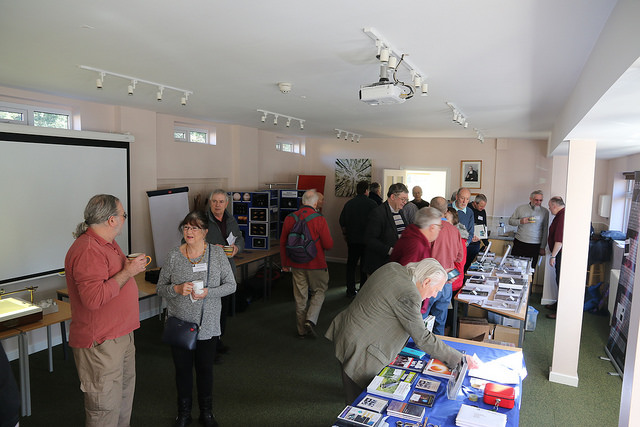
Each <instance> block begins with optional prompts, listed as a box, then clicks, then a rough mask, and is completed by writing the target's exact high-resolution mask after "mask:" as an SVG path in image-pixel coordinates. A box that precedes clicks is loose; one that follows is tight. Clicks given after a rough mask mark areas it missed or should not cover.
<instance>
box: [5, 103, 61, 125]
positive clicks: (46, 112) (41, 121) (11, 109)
mask: <svg viewBox="0 0 640 427" xmlns="http://www.w3.org/2000/svg"><path fill="white" fill-rule="evenodd" d="M71 117H72V116H71V111H65V110H57V109H48V108H42V107H32V106H29V105H20V104H8V103H0V122H4V123H14V124H20V125H27V126H40V127H47V128H56V129H71Z"/></svg>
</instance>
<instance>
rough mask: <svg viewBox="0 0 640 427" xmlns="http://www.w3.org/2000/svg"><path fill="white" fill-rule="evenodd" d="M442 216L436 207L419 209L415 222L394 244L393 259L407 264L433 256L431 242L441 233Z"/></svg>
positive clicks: (391, 257)
mask: <svg viewBox="0 0 640 427" xmlns="http://www.w3.org/2000/svg"><path fill="white" fill-rule="evenodd" d="M441 217H442V215H441V214H440V211H439V210H437V209H434V208H422V209H420V210H418V213H416V216H415V218H414V223H413V224H409V226H408V227H407V228H406V229H405V230H404V231H403V232H402V235H401V236H400V238H399V239H398V241H397V242H396V244H395V245H394V246H393V251H392V252H391V255H390V259H391V261H393V262H397V263H398V264H402V265H407V264H408V263H410V262H419V261H422V260H423V259H425V258H432V255H431V244H432V243H433V241H434V240H436V239H437V238H438V235H439V234H440V229H441V228H442V220H441Z"/></svg>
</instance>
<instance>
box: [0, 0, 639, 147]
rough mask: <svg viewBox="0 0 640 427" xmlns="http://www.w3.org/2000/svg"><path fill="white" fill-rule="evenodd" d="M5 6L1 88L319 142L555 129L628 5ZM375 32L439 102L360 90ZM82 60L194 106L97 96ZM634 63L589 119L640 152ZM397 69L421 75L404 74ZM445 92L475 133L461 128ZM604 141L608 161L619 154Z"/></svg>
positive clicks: (604, 0) (108, 83)
mask: <svg viewBox="0 0 640 427" xmlns="http://www.w3.org/2000/svg"><path fill="white" fill-rule="evenodd" d="M0 3H1V7H0V11H1V14H0V52H2V60H1V61H0V85H4V86H8V87H15V88H24V89H30V90H35V91H39V92H46V93H51V94H56V95H62V96H67V97H73V98H79V99H84V100H90V101H95V102H101V103H109V104H117V105H129V106H133V107H139V108H145V109H151V110H155V111H159V112H163V113H168V114H174V115H179V116H184V117H192V118H198V119H205V120H211V121H214V122H224V123H234V124H241V125H246V126H251V127H258V128H260V129H269V130H275V129H277V131H278V132H282V133H291V134H297V135H307V136H321V137H329V136H333V135H335V132H334V128H339V129H344V130H348V131H350V132H355V133H359V134H362V135H363V138H371V137H373V138H375V137H453V138H475V136H476V134H475V132H474V131H473V128H478V129H479V130H480V131H481V132H482V133H483V134H484V136H485V138H541V139H547V138H548V137H549V135H550V132H551V129H552V128H553V125H554V121H555V120H556V118H557V117H558V115H559V113H560V112H561V110H562V108H563V107H564V104H565V102H566V100H567V98H568V97H569V95H570V94H571V93H572V91H573V88H574V86H575V84H576V81H577V80H578V78H579V76H580V73H581V70H582V68H583V67H584V65H585V63H586V61H587V59H588V57H589V55H590V53H591V50H592V48H593V46H594V44H595V42H596V40H597V39H598V36H599V34H600V31H601V30H602V28H603V26H604V24H605V22H606V20H607V19H608V17H609V14H610V12H611V10H612V9H613V7H614V6H615V4H616V0H598V1H584V0H562V1H557V0H518V1H513V0H449V1H427V0H424V1H420V2H417V1H411V0H398V1H395V2H388V1H379V0H367V1H364V0H362V1H338V0H323V1H300V0H297V1H295V0H280V1H278V0H275V1H255V0H250V1H234V2H232V1H226V2H223V1H212V0H188V1H182V2H157V1H151V0H137V1H131V0H126V1H125V0H112V1H95V0H60V1H38V2H34V1H10V0H0ZM365 27H374V28H375V29H377V31H378V32H380V33H381V34H382V35H383V36H384V37H385V38H386V39H387V41H389V42H390V43H391V44H392V45H393V46H394V47H396V48H397V49H398V50H400V51H401V53H405V54H408V55H409V57H410V59H411V61H412V62H413V63H414V64H415V65H416V66H417V67H418V68H419V69H420V70H422V71H423V72H424V73H425V74H426V77H427V80H426V81H427V82H428V83H429V96H426V97H421V96H416V97H414V98H413V99H410V100H407V101H406V102H405V103H404V104H401V105H391V106H377V107H373V106H369V105H366V104H364V103H362V102H361V101H359V100H358V89H359V87H360V85H362V84H369V83H373V82H375V81H377V79H378V74H379V63H378V61H377V60H376V58H375V54H376V48H375V45H374V42H373V40H372V39H371V38H369V37H368V36H367V35H366V34H365V33H364V32H363V31H362V30H363V28H365ZM79 65H86V66H91V67H95V68H100V69H104V70H107V71H110V72H114V73H119V74H124V75H129V76H134V77H138V78H140V79H144V80H150V81H154V82H158V83H163V84H165V85H168V86H174V87H179V88H183V89H188V90H191V91H193V92H194V94H193V95H192V96H191V97H190V98H189V102H188V104H187V105H186V106H184V107H183V106H181V105H180V101H179V99H180V97H181V96H182V94H180V93H176V92H172V91H165V96H164V99H163V101H162V102H157V101H156V99H155V93H156V91H157V88H156V87H151V86H148V85H144V84H139V85H138V86H137V88H136V90H135V93H134V95H133V96H127V85H128V84H129V81H127V80H124V79H118V78H115V77H109V76H107V78H106V79H105V82H104V88H103V89H102V90H97V89H96V83H95V82H96V78H97V77H98V76H97V73H94V72H89V71H86V70H82V69H80V68H79ZM630 73H631V74H630V75H629V79H630V81H628V82H627V83H624V82H623V84H624V85H623V86H622V87H623V88H628V87H629V86H630V85H632V86H634V92H633V93H630V92H628V91H627V90H626V89H623V90H621V91H620V90H618V91H616V90H613V88H612V90H611V91H610V92H613V93H611V94H609V93H608V94H607V96H611V97H614V98H615V99H616V103H615V105H614V106H615V111H614V113H615V115H614V116H608V114H610V111H611V109H610V107H609V108H607V107H606V105H607V104H606V103H604V102H603V104H602V105H603V107H602V109H599V108H594V109H593V110H592V111H591V113H590V114H592V115H593V120H592V121H591V122H590V123H592V125H593V126H596V127H595V128H593V127H591V128H590V127H589V126H592V125H587V121H584V122H583V123H581V126H584V128H583V129H584V131H585V132H587V133H590V134H591V132H602V131H603V130H604V129H608V126H609V125H610V124H611V122H612V121H613V122H615V123H617V124H619V127H620V128H622V126H623V125H622V124H620V122H624V126H626V129H625V132H623V133H622V134H621V135H619V134H618V133H615V134H613V133H607V134H606V135H607V138H608V139H613V140H614V141H610V143H611V144H614V142H615V143H617V142H619V140H621V139H625V141H626V140H628V137H629V135H630V134H633V135H634V143H630V142H629V141H626V142H625V144H626V145H627V146H628V145H629V144H632V145H633V147H632V148H629V147H626V148H625V149H624V150H622V149H620V148H619V147H616V148H615V153H616V154H615V156H620V155H624V154H628V153H630V152H634V153H635V152H640V144H638V143H637V141H638V138H639V137H640V131H638V129H640V124H639V123H637V121H638V117H640V101H639V99H640V98H639V96H638V94H640V87H638V86H639V85H638V81H639V79H638V66H637V65H636V67H635V68H633V69H632V70H630ZM398 78H399V79H400V80H408V79H409V74H408V72H407V71H406V69H404V68H402V67H401V68H400V71H399V72H398ZM621 80H623V79H621ZM282 81H286V82H291V83H292V84H293V90H292V91H291V92H290V93H289V94H282V93H280V91H279V90H278V86H277V83H278V82H282ZM621 98H622V99H623V100H624V102H625V104H619V103H618V101H617V100H619V99H621ZM603 100H604V98H603ZM446 102H452V103H453V104H455V105H456V106H457V107H458V108H459V110H461V111H462V112H463V113H464V115H465V116H466V117H467V120H468V121H469V123H470V125H469V127H468V128H467V129H465V128H462V127H461V126H459V125H457V124H455V123H453V122H452V114H451V110H450V109H449V107H447V105H446ZM626 103H631V105H632V106H633V107H632V108H633V109H630V108H626V107H625V106H626ZM257 109H264V110H269V111H274V112H277V113H281V114H285V115H290V116H295V117H299V118H303V119H305V120H306V122H305V129H304V131H301V130H300V129H299V128H298V127H297V126H292V127H291V128H290V129H286V128H285V127H284V123H283V122H281V124H280V125H279V126H278V127H277V128H276V127H275V126H274V125H273V124H272V120H271V121H267V122H266V123H261V122H260V116H261V115H260V114H259V113H258V112H257V111H256V110H257ZM603 110H604V111H603ZM629 111H631V113H632V114H631V115H630V116H629V117H627V116H625V114H628V113H629ZM633 122H636V123H633ZM631 126H633V128H631ZM631 129H633V131H631ZM598 135H600V134H598ZM616 141H617V142H616ZM473 143H476V142H473ZM603 147H604V145H601V144H599V145H598V157H600V158H603V157H607V156H608V157H615V156H613V155H611V154H610V153H609V154H607V152H606V149H605V148H603ZM620 153H622V154H620Z"/></svg>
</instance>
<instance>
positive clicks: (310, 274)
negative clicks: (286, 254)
mask: <svg viewBox="0 0 640 427" xmlns="http://www.w3.org/2000/svg"><path fill="white" fill-rule="evenodd" d="M291 275H292V278H293V297H294V299H295V301H296V326H297V328H298V334H299V335H304V333H305V330H304V322H306V321H307V320H309V321H311V322H313V324H314V325H316V324H318V317H319V316H320V309H321V308H322V303H323V302H324V293H325V292H326V291H327V288H328V287H329V271H328V270H326V269H325V270H305V269H302V268H292V269H291ZM309 296H310V297H309ZM307 303H308V307H307Z"/></svg>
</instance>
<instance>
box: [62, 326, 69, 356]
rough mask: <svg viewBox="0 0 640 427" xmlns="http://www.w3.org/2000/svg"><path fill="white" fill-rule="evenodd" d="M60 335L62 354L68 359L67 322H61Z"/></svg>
mask: <svg viewBox="0 0 640 427" xmlns="http://www.w3.org/2000/svg"><path fill="white" fill-rule="evenodd" d="M60 336H61V337H62V355H63V356H64V360H67V350H68V347H69V346H68V345H67V324H66V323H65V322H64V321H62V322H60Z"/></svg>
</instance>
